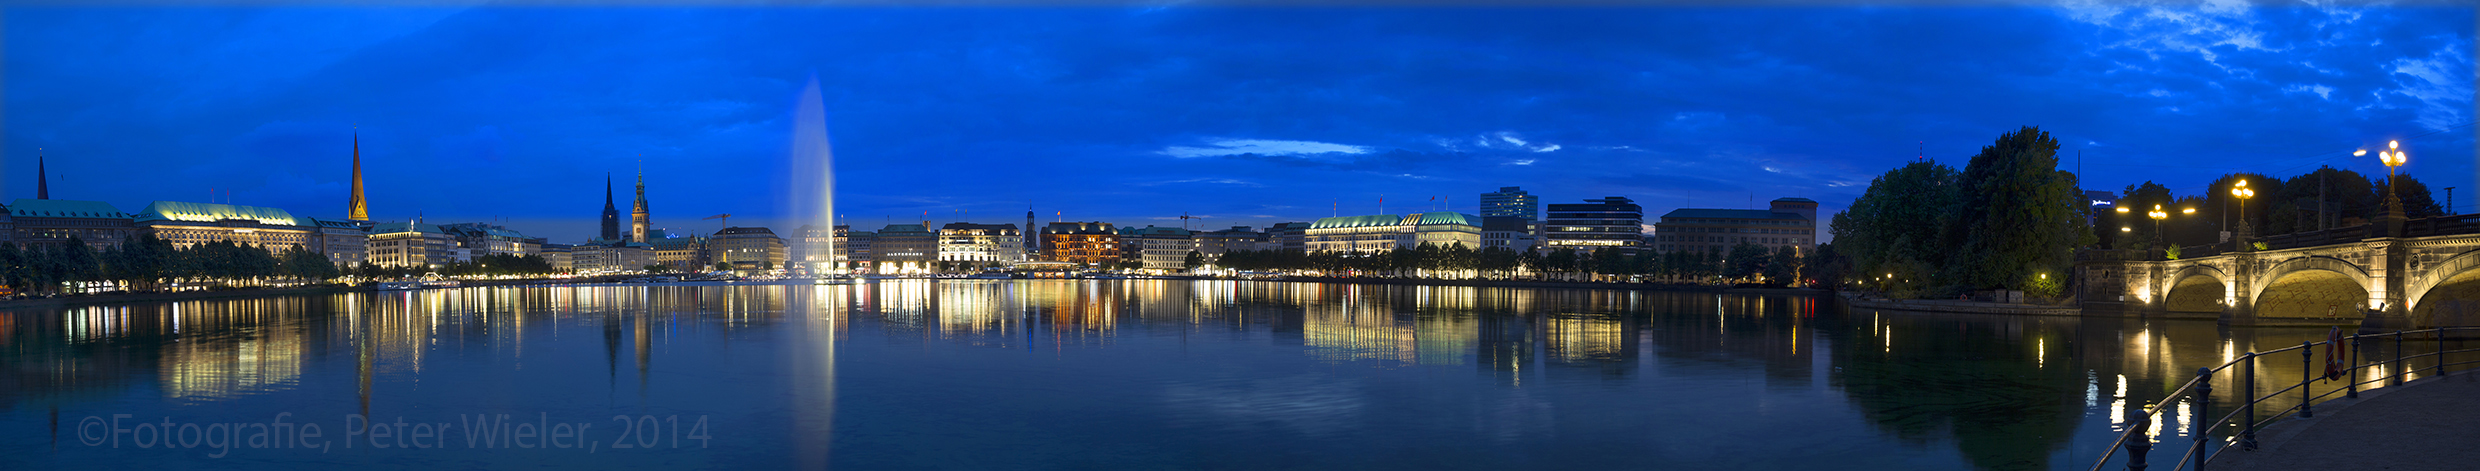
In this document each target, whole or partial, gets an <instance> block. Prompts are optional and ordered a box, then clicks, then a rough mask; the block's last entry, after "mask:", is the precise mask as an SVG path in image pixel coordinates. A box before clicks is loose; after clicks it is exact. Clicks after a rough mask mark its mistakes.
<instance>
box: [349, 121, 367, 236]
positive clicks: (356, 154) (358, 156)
mask: <svg viewBox="0 0 2480 471" xmlns="http://www.w3.org/2000/svg"><path fill="white" fill-rule="evenodd" d="M346 204H347V205H349V206H351V207H350V208H347V209H346V210H345V217H344V218H345V219H351V220H355V221H368V220H370V202H369V201H367V200H363V199H362V132H361V131H358V130H357V131H354V132H353V199H352V201H351V202H349V203H346Z"/></svg>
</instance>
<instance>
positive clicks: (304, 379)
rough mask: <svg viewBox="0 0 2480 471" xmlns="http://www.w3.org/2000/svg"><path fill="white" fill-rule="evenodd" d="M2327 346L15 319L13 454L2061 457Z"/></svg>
mask: <svg viewBox="0 0 2480 471" xmlns="http://www.w3.org/2000/svg"><path fill="white" fill-rule="evenodd" d="M2323 335H2324V331H2323V330H2318V329H2230V328H2224V327H2217V326H2215V325H2214V324H2213V323H2211V322H2196V321H2142V320H2121V319H2101V318H2072V317H2012V316H1990V315H1963V314H1928V313H1905V312H1891V311H1873V310H1859V309H1851V310H1847V309H1845V308H1843V307H1840V306H1839V305H1837V304H1834V303H1833V302H1832V301H1829V300H1820V299H1810V298H1796V297H1764V296H1736V295H1714V294H1699V293H1670V292H1638V291H1614V290H1566V289H1520V288H1464V287H1415V286H1392V285H1347V284H1313V283H1286V282H1247V281H1239V282H1235V281H1158V280H1127V281H1118V280H1100V281H1094V280H1089V281H1075V280H1045V281H1035V280H1017V281H979V280H943V281H935V282H934V281H928V280H908V281H887V282H879V283H870V284H863V285H855V286H780V285H705V286H699V285H653V286H648V285H624V286H574V287H529V288H513V287H511V288H461V289H447V290H431V291H418V292H389V293H358V294H340V295H325V296H279V297H268V298H259V299H246V300H210V301H190V302H175V303H146V304H135V305H123V306H85V307H71V308H66V309H62V308H40V309H14V310H0V355H5V357H4V360H0V365H5V368H6V370H5V372H0V464H6V465H7V466H0V468H5V469H64V468H79V469H124V468H126V469H136V468H142V467H163V466H167V465H168V466H171V467H181V468H209V469H267V468H317V469H339V468H348V467H365V466H375V467H378V468H476V467H480V468H499V469H511V468H526V469H613V468H620V469H641V468H664V469H680V468H757V469H778V468H793V467H798V468H808V469H816V468H834V469H868V470H879V469H974V470H980V469H1061V470H1067V469H1078V470H1082V469H1234V470H1257V469H1420V470H1431V469H1489V470H1504V469H1649V468H1674V467H1676V468H1686V467H1691V466H1693V467H1696V468H1699V469H2060V470H2066V469H2083V468H2085V467H2088V466H2090V464H2091V462H2092V460H2093V458H2094V457H2095V455H2096V454H2097V453H2099V452H2100V451H2101V448H2103V447H2104V446H2105V444H2106V443H2109V442H2110V441H2111V440H2113V439H2115V438H2116V436H2117V435H2118V433H2119V430H2121V429H2122V427H2124V425H2122V424H2120V423H2119V422H2120V420H2119V419H2118V418H2119V417H2123V416H2124V414H2125V413H2124V410H2125V409H2127V408H2130V407H2139V406H2142V405H2143V404H2146V403H2147V402H2146V401H2148V400H2151V399H2154V398H2157V397H2159V396H2161V395H2162V394H2163V393H2164V392H2166V391H2168V390H2170V389H2172V388H2175V387H2177V386H2178V385H2179V384H2180V383H2181V382H2184V381H2186V380H2187V379H2189V377H2190V376H2192V375H2193V374H2194V371H2195V369H2196V368H2197V367H2198V366H2209V365H2214V364H2220V363H2222V362H2223V361H2225V360H2226V359H2227V358H2230V357H2231V356H2232V355H2235V354H2236V353H2239V352H2246V351H2250V350H2257V349H2269V348H2278V347H2280V346H2288V345H2297V344H2298V343H2299V342H2300V341H2303V340H2309V339H2321V338H2322V337H2323ZM2371 348H2372V349H2370V350H2366V352H2367V353H2366V354H2367V355H2370V356H2372V357H2374V356H2379V355H2391V350H2390V349H2391V346H2382V347H2371ZM2431 348H2434V347H2433V345H2418V344H2414V345H2413V347H2412V349H2413V351H2414V353H2417V352H2419V351H2426V350H2428V349H2431ZM2277 359H2279V360H2281V361H2274V360H2277ZM2260 368H2261V369H2260V370H2259V372H2258V374H2259V375H2260V378H2259V381H2258V382H2259V383H2260V385H2262V386H2263V387H2267V388H2274V387H2281V386H2283V385H2287V384H2296V382H2297V381H2298V378H2299V373H2300V371H2301V368H2302V366H2301V364H2300V362H2299V361H2298V360H2297V359H2296V358H2295V357H2281V358H2269V359H2268V360H2267V362H2266V363H2265V364H2264V365H2263V366H2262V367H2260ZM2372 374H2377V373H2375V372H2372ZM2224 381H2225V384H2217V386H2220V387H2222V390H2223V391H2229V390H2231V389H2234V388H2231V387H2229V385H2228V384H2226V383H2227V379H2225V380H2224ZM2288 405H2289V403H2282V404H2278V405H2276V407H2286V406H2288ZM2217 410H2218V409H2217ZM2214 415H2216V416H2218V415H2220V414H2219V413H2218V412H2217V413H2216V414H2214ZM366 418H375V419H376V420H369V419H366ZM2185 422H2186V421H2185V420H2180V419H2176V418H2172V419H2164V421H2163V423H2162V426H2161V427H2160V428H2158V429H2159V430H2167V431H2168V434H2169V435H2170V437H2168V438H2165V439H2164V445H2163V448H2166V449H2175V448H2178V447H2180V446H2183V445H2184V444H2185V443H2187V441H2186V440H2187V439H2185V438H2180V437H2181V436H2183V433H2184V430H2186V423H2185ZM372 423H376V424H378V425H375V426H373V425H371V424H372ZM314 427H315V428H316V430H317V436H311V435H310V433H311V432H312V429H313V428H314ZM2177 452H2178V450H2166V451H2163V452H2157V453H2156V455H2155V456H2156V457H2155V460H2156V461H2169V460H2173V459H2176V453H2177ZM2164 454H2167V455H2168V456H2163V455H2164Z"/></svg>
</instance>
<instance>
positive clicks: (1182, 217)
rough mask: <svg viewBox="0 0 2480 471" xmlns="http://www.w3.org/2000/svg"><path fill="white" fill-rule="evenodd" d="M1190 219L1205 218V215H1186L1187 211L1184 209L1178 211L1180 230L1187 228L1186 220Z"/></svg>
mask: <svg viewBox="0 0 2480 471" xmlns="http://www.w3.org/2000/svg"><path fill="white" fill-rule="evenodd" d="M1190 219H1205V217H1204V216H1190V215H1188V212H1186V211H1182V212H1180V229H1182V230H1186V229H1188V220H1190Z"/></svg>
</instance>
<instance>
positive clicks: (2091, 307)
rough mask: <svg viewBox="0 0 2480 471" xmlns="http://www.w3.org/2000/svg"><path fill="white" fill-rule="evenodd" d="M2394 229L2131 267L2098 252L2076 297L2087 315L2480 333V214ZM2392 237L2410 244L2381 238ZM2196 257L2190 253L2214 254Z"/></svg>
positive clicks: (2090, 257) (2272, 242)
mask: <svg viewBox="0 0 2480 471" xmlns="http://www.w3.org/2000/svg"><path fill="white" fill-rule="evenodd" d="M2398 224H2400V223H2398ZM2405 226H2408V227H2405ZM2387 229H2389V228H2388V227H2386V226H2381V225H2371V226H2354V227H2350V228H2344V229H2335V230H2329V231H2321V232H2317V233H2308V234H2298V235H2289V236H2282V237H2274V238H2267V239H2266V240H2265V241H2266V242H2267V243H2268V245H2269V246H2272V247H2274V249H2273V250H2256V251H2235V252H2227V253H2198V255H2202V256H2194V257H2187V258H2180V259H2175V260H2165V259H2160V258H2162V254H2161V253H2159V252H2150V253H2146V254H2145V255H2150V256H2151V257H2149V258H2153V259H2152V260H2142V259H2135V260H2130V259H2128V258H2129V257H2127V255H2131V254H2134V252H2130V251H2096V252H2094V253H2087V254H2084V255H2083V256H2080V257H2079V259H2080V260H2079V261H2078V262H2077V263H2076V277H2077V281H2078V282H2077V283H2076V286H2077V293H2076V294H2077V295H2079V300H2080V302H2081V304H2082V306H2083V308H2084V311H2085V312H2086V313H2087V315H2096V314H2101V315H2106V314H2108V313H2120V314H2123V315H2128V316H2141V317H2162V318H2196V319H2204V318H2210V319H2218V320H2220V322H2221V323H2222V324H2226V325H2359V326H2362V327H2363V330H2384V331H2392V330H2396V329H2404V328H2427V327H2436V326H2448V325H2480V314H2475V311H2480V216H2449V217H2443V218H2429V219H2421V220H2415V221H2408V224H2404V225H2397V226H2393V227H2392V228H2390V229H2391V230H2387ZM2380 230H2383V231H2384V232H2379V231H2380ZM2386 233H2391V234H2401V235H2402V236H2401V237H2382V236H2381V235H2384V234H2386ZM2369 235H2380V237H2365V236H2369ZM2243 240H2244V239H2243ZM2293 246H2295V247H2293ZM2225 247H2236V245H2235V244H2226V245H2225ZM2286 247H2287V248H2286ZM2195 249H2196V250H2190V251H2189V252H2190V253H2197V252H2214V250H2213V249H2212V248H2206V247H2199V248H2195Z"/></svg>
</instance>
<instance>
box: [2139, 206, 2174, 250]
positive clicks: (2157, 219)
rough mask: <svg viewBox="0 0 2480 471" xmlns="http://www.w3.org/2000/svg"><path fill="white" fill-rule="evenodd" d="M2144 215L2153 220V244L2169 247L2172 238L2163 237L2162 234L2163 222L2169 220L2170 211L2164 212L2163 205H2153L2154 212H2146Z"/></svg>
mask: <svg viewBox="0 0 2480 471" xmlns="http://www.w3.org/2000/svg"><path fill="white" fill-rule="evenodd" d="M2144 215H2145V216H2147V217H2151V218H2153V242H2156V243H2162V244H2165V245H2167V244H2168V243H2169V242H2170V238H2168V237H2163V234H2162V233H2161V220H2163V219H2169V218H2170V213H2169V212H2168V211H2162V210H2161V205H2158V204H2156V205H2153V210H2152V211H2146V212H2144Z"/></svg>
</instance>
